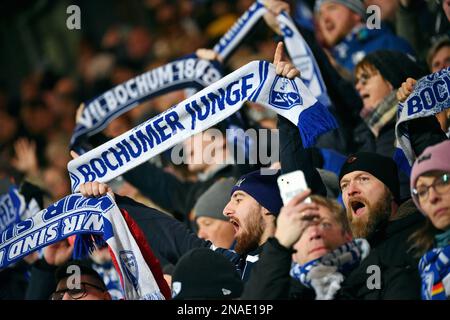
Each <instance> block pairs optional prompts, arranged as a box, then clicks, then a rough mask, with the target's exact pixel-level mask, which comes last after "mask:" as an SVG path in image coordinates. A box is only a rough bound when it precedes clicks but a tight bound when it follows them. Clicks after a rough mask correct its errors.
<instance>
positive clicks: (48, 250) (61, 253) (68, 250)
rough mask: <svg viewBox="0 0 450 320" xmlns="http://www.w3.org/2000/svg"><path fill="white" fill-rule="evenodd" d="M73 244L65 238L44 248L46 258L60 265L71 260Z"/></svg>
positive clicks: (53, 264)
mask: <svg viewBox="0 0 450 320" xmlns="http://www.w3.org/2000/svg"><path fill="white" fill-rule="evenodd" d="M72 252H73V245H71V244H70V243H69V240H67V239H64V240H61V241H59V242H56V243H54V244H51V245H49V246H47V247H45V248H44V259H45V261H47V263H48V264H50V265H52V266H60V265H63V264H64V263H66V262H67V261H69V259H70V257H71V256H72Z"/></svg>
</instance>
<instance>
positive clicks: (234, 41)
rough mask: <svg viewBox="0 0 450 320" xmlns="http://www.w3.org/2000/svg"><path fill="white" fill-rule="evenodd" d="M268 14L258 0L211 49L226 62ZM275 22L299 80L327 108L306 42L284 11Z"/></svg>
mask: <svg viewBox="0 0 450 320" xmlns="http://www.w3.org/2000/svg"><path fill="white" fill-rule="evenodd" d="M267 12H268V10H267V8H266V7H265V6H264V3H263V1H261V0H258V1H256V2H254V3H253V4H252V5H251V6H250V8H249V9H248V10H247V11H245V12H244V13H243V14H242V16H241V17H240V18H239V19H238V20H237V21H236V23H235V24H234V25H233V26H232V27H231V28H230V30H229V31H228V32H227V33H225V35H224V36H223V37H222V38H221V39H220V40H219V42H218V43H217V44H216V45H215V46H214V48H213V50H214V51H215V52H217V53H218V54H219V55H220V57H221V58H222V59H223V60H225V59H227V58H228V57H229V56H230V54H231V53H232V52H233V51H234V50H235V49H236V48H237V46H238V45H239V44H240V43H241V42H242V41H243V39H244V38H245V37H246V35H247V34H248V32H249V31H250V30H251V29H252V28H253V26H254V25H255V24H256V23H257V22H258V21H259V20H260V19H261V17H262V16H263V15H264V14H265V13H267ZM277 21H278V25H279V27H280V30H281V33H282V35H283V39H284V42H285V44H286V49H287V52H288V54H289V56H290V58H291V59H292V63H293V64H294V66H295V67H296V68H297V69H298V70H300V78H301V79H302V81H303V82H304V83H305V85H306V86H307V87H308V89H309V90H310V91H311V92H312V93H313V95H314V96H315V97H316V99H317V100H319V101H320V102H321V103H322V104H323V105H324V106H326V107H329V106H330V105H331V101H330V98H329V97H328V93H327V89H326V86H325V82H324V81H323V79H322V75H321V73H320V69H319V67H318V65H317V62H316V59H315V58H314V55H313V53H312V51H311V49H310V48H309V46H308V44H307V43H306V41H305V39H304V38H303V37H302V35H301V34H300V32H299V31H298V30H297V27H296V26H295V24H294V22H293V21H292V18H291V17H290V16H289V15H288V14H287V13H286V12H282V13H281V14H279V15H278V16H277Z"/></svg>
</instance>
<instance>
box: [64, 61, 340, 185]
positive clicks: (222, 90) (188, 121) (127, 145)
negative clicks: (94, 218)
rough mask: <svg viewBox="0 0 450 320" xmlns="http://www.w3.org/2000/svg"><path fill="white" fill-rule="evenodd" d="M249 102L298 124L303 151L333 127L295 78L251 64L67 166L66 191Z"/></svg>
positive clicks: (104, 178) (122, 168)
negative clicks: (70, 185)
mask: <svg viewBox="0 0 450 320" xmlns="http://www.w3.org/2000/svg"><path fill="white" fill-rule="evenodd" d="M246 101H253V102H256V103H259V104H261V105H263V106H264V107H266V108H269V109H271V110H273V111H275V112H276V113H278V114H279V115H281V116H283V117H285V118H287V119H288V120H290V121H291V122H292V123H294V124H295V125H297V126H298V128H299V130H300V136H301V138H302V141H303V143H304V145H305V147H309V146H311V145H312V144H313V143H314V142H315V139H316V138H317V136H318V135H320V134H322V133H324V132H327V131H329V130H331V129H334V128H336V127H337V124H336V121H335V119H334V118H333V116H332V115H331V114H330V113H329V112H328V110H327V109H326V108H325V107H324V106H323V105H322V104H320V102H318V101H317V100H316V98H315V97H314V96H313V95H312V94H311V92H310V91H309V90H308V89H307V88H306V86H305V85H304V84H303V82H302V81H301V80H300V79H299V78H295V79H294V80H289V79H286V78H283V77H279V76H278V75H277V74H276V72H275V66H274V65H272V64H270V63H268V62H266V61H253V62H250V63H248V64H247V65H245V66H243V67H241V68H240V69H238V70H236V71H234V72H233V73H231V74H229V75H227V76H226V77H224V78H222V79H221V80H220V81H217V82H216V83H214V84H212V85H211V86H209V87H207V88H205V89H203V90H201V91H200V92H198V93H196V94H195V95H193V96H192V97H190V98H188V99H186V100H184V101H182V102H181V103H179V104H178V105H176V106H173V107H172V108H170V109H168V110H166V111H165V112H163V113H162V114H160V115H158V116H156V117H154V118H152V119H150V120H148V121H146V122H144V123H142V124H141V125H139V126H137V127H135V128H133V129H131V130H129V131H128V132H126V133H124V134H122V135H120V136H118V137H116V138H114V139H112V140H110V141H108V142H107V143H104V144H103V145H101V146H99V147H97V148H95V149H93V150H91V151H89V152H87V153H85V154H83V155H82V156H80V157H79V158H77V159H74V160H72V161H70V162H69V164H68V171H69V175H70V178H71V183H72V190H73V191H74V192H76V191H78V189H79V186H80V184H81V183H85V182H88V181H99V182H108V181H110V180H112V179H114V178H116V177H118V176H120V175H122V174H123V173H125V172H127V171H128V170H130V169H132V168H134V167H136V166H138V165H140V164H141V163H143V162H145V161H147V160H149V159H150V158H152V157H154V156H155V155H157V154H160V153H161V152H164V151H165V150H167V149H169V148H171V147H173V146H175V145H176V144H178V143H180V142H182V141H184V140H186V139H187V138H189V137H190V136H192V135H194V134H196V133H199V132H202V131H204V130H205V129H208V128H210V127H211V126H213V125H214V124H216V123H218V122H220V121H222V120H224V119H225V118H227V117H229V116H230V115H232V114H233V113H235V112H236V111H238V110H239V109H240V108H241V107H242V105H243V104H244V102H246Z"/></svg>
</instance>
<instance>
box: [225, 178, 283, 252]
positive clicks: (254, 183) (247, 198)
mask: <svg viewBox="0 0 450 320" xmlns="http://www.w3.org/2000/svg"><path fill="white" fill-rule="evenodd" d="M278 176H279V172H277V173H276V174H273V175H262V174H261V172H260V171H259V170H257V171H253V172H250V173H248V174H246V175H243V176H242V177H241V178H240V179H239V180H238V181H237V182H236V184H235V185H234V187H233V188H232V189H231V199H230V201H229V202H228V204H227V206H226V207H225V209H224V210H223V214H224V215H225V216H227V218H229V220H230V222H231V224H232V225H233V226H234V229H235V231H236V246H235V248H234V249H235V251H236V252H237V253H239V254H247V253H249V252H251V251H254V250H257V249H258V248H259V247H260V246H261V245H262V244H263V243H265V242H266V240H267V239H268V238H269V237H270V236H272V235H273V233H274V232H275V221H276V216H277V215H278V213H279V212H280V209H281V207H282V206H283V201H282V200H281V196H280V190H279V189H278V184H277V178H278Z"/></svg>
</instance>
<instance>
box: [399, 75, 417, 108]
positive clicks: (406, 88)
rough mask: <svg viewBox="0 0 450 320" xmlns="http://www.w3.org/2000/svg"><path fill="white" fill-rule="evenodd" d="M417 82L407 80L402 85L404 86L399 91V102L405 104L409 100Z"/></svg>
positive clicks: (410, 79)
mask: <svg viewBox="0 0 450 320" xmlns="http://www.w3.org/2000/svg"><path fill="white" fill-rule="evenodd" d="M416 82H417V81H416V80H415V79H413V78H408V79H406V81H405V82H403V83H402V86H401V87H400V88H399V89H398V90H397V100H398V101H399V102H404V101H405V100H406V99H408V97H409V95H410V94H411V93H412V92H413V90H414V86H415V85H416Z"/></svg>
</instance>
